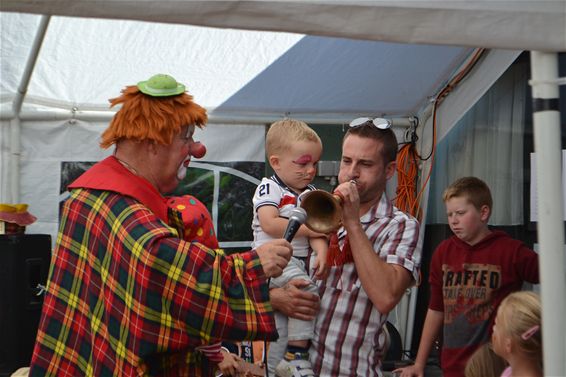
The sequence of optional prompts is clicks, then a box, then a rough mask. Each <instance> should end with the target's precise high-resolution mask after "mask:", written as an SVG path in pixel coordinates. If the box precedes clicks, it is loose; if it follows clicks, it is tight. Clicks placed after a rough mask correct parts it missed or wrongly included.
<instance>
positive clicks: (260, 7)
mask: <svg viewBox="0 0 566 377" xmlns="http://www.w3.org/2000/svg"><path fill="white" fill-rule="evenodd" d="M2 10H5V11H15V12H27V13H41V14H57V15H65V16H79V17H99V18H120V19H135V20H145V21H157V22H170V23H179V24H192V25H206V26H215V27H223V28H238V29H252V30H272V31H292V32H296V33H302V34H309V35H326V36H334V37H347V38H358V39H370V40H380V41H390V42H403V43H419V44H421V43H423V44H442V45H456V46H473V47H486V48H508V49H516V50H517V49H522V50H543V51H544V50H547V51H566V5H565V3H564V1H562V0H540V1H528V0H503V1H502V0H499V1H497V0H490V1H478V0H466V1H462V0H460V1H426V0H417V1H404V0H401V1H399V0H397V1H351V0H350V1H348V0H343V1H339V0H330V1H320V0H310V1H300V0H292V1H284V0H272V1H265V0H256V1H194V0H184V1H183V0H181V1H179V0H160V1H153V0H137V1H135V0H129V1H128V0H99V1H96V2H93V1H91V0H59V1H46V0H44V1H37V0H3V1H2Z"/></svg>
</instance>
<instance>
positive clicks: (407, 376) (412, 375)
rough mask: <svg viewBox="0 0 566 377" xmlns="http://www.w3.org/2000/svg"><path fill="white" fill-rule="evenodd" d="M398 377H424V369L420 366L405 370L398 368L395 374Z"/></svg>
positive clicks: (412, 366) (410, 366)
mask: <svg viewBox="0 0 566 377" xmlns="http://www.w3.org/2000/svg"><path fill="white" fill-rule="evenodd" d="M392 373H393V374H395V376H397V377H424V368H423V367H420V366H418V365H409V366H408V367H404V368H397V369H395V370H394V371H393V372H392Z"/></svg>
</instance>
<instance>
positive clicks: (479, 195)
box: [442, 177, 493, 213]
mask: <svg viewBox="0 0 566 377" xmlns="http://www.w3.org/2000/svg"><path fill="white" fill-rule="evenodd" d="M454 197H465V198H466V199H467V200H468V201H469V202H470V203H472V204H473V206H474V207H476V209H478V210H480V209H481V207H482V206H484V205H486V206H488V207H489V209H490V213H491V208H492V206H493V199H492V198H491V191H490V190H489V186H488V185H487V184H486V183H485V182H484V181H482V180H481V179H479V178H476V177H463V178H459V179H457V180H455V181H454V182H452V184H451V185H450V186H448V187H447V188H446V190H444V194H443V195H442V200H444V202H446V201H448V200H449V199H452V198H454Z"/></svg>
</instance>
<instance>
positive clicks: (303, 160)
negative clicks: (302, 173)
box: [293, 154, 312, 164]
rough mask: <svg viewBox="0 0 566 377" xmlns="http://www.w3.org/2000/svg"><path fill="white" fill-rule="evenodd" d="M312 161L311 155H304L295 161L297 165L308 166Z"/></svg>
mask: <svg viewBox="0 0 566 377" xmlns="http://www.w3.org/2000/svg"><path fill="white" fill-rule="evenodd" d="M311 161H312V156H311V155H310V154H304V155H302V156H301V157H299V158H297V159H296V160H295V161H293V162H294V163H295V164H308V163H309V162H311Z"/></svg>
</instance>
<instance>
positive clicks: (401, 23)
mask: <svg viewBox="0 0 566 377" xmlns="http://www.w3.org/2000/svg"><path fill="white" fill-rule="evenodd" d="M0 10H2V13H1V14H0V17H1V21H2V22H1V23H2V25H1V27H2V35H1V42H2V45H1V59H2V60H1V71H0V73H1V75H2V80H1V81H0V82H1V85H0V102H1V106H0V112H1V113H0V117H1V119H2V120H3V121H2V124H1V126H2V127H0V144H1V145H2V155H1V160H0V166H1V167H2V172H1V176H0V177H1V179H2V183H1V184H0V200H2V201H16V200H19V196H18V195H14V194H13V191H11V190H10V189H9V187H8V183H7V180H8V179H10V177H14V175H13V174H11V173H10V172H9V170H10V169H11V170H12V171H17V170H18V169H19V165H18V164H19V159H20V156H21V157H22V159H23V160H24V161H27V162H29V161H30V160H29V156H30V155H31V156H32V159H31V160H33V156H35V155H37V154H41V151H38V150H35V149H34V146H35V145H37V143H33V142H31V139H33V138H34V137H47V136H49V135H51V136H53V135H52V133H53V134H56V133H57V132H60V133H61V134H62V135H67V134H68V133H69V132H76V129H78V130H83V131H84V130H87V129H89V130H90V132H93V130H96V129H98V130H99V129H100V128H101V127H103V125H104V123H105V121H104V122H100V119H108V115H103V116H102V117H101V118H96V117H94V116H93V114H92V113H91V112H92V111H97V110H104V109H105V108H106V103H107V102H106V101H107V99H108V98H111V97H114V96H116V95H117V94H118V93H117V91H118V90H119V89H120V88H122V87H123V86H125V85H129V84H133V83H135V82H137V81H138V80H142V79H146V78H148V77H149V76H150V75H152V74H154V73H156V72H162V73H169V74H172V75H173V76H174V77H176V78H177V79H178V80H179V81H181V82H184V83H186V84H187V85H188V90H189V92H190V93H191V94H193V95H194V96H195V99H196V101H197V102H198V103H200V104H202V105H204V106H205V107H207V108H208V109H209V110H210V111H211V115H212V116H211V119H212V121H213V122H217V123H223V122H227V121H230V122H239V123H242V125H243V126H244V127H246V126H247V125H250V124H257V123H266V122H269V121H272V120H275V119H279V118H281V117H282V116H284V115H291V116H295V117H298V118H301V119H304V120H307V121H310V122H317V123H338V124H340V123H343V122H346V121H347V120H348V119H351V118H352V117H353V116H358V115H384V116H389V117H407V116H413V115H416V116H419V117H420V118H421V120H422V121H426V118H427V107H428V106H427V105H428V103H429V100H430V99H431V98H432V97H433V96H434V95H435V94H436V93H437V91H438V89H439V88H440V87H441V86H442V85H443V84H444V83H446V81H447V80H448V79H449V78H450V77H451V75H452V74H453V73H454V72H455V70H456V69H457V68H458V67H459V66H460V65H461V64H462V63H463V62H464V60H465V59H466V57H468V56H469V54H470V49H469V47H486V48H492V49H494V50H491V51H490V52H489V53H488V54H487V56H486V57H485V58H484V59H483V61H482V62H481V64H480V65H479V66H478V67H477V69H476V70H475V71H474V72H473V74H472V75H471V76H470V77H469V78H468V79H467V80H466V81H465V82H464V83H463V84H462V85H461V86H459V87H458V88H457V89H456V90H455V91H453V92H452V93H451V94H450V96H449V97H448V98H447V101H446V102H445V103H444V105H443V106H442V108H441V110H440V114H439V118H440V119H442V121H441V123H440V125H439V130H438V132H439V135H444V134H445V133H446V132H447V130H448V129H450V127H452V126H453V125H454V123H455V122H456V121H457V120H458V119H459V118H460V117H461V116H462V114H464V112H465V111H466V110H467V109H469V107H471V106H472V105H473V103H474V101H475V100H477V99H478V98H479V97H480V96H481V95H482V94H483V93H484V92H485V91H486V90H487V89H488V88H489V86H490V85H491V84H492V83H493V82H494V81H495V80H496V79H497V77H499V75H500V74H501V73H502V72H503V71H504V70H505V69H506V68H507V67H508V65H509V64H510V63H511V62H512V61H513V60H514V58H515V57H516V56H517V55H518V53H519V51H518V50H536V51H549V52H557V51H566V2H565V1H563V0H555V1H552V0H548V1H547V0H543V1H527V0H514V1H425V0H418V1H338V0H335V1H301V0H292V1H173V0H163V1H152V0H137V1H136V0H130V1H125V0H106V1H104V0H102V1H90V0H60V1H47V0H43V1H36V0H3V1H2V3H0ZM6 12H23V13H30V14H44V15H54V16H56V17H53V18H51V20H50V24H49V27H48V28H47V32H46V34H45V38H44V39H43V44H42V47H41V50H40V51H39V55H38V59H37V63H36V64H35V67H33V65H28V67H29V68H33V71H32V75H31V80H30V81H29V85H27V84H28V83H27V82H23V83H22V81H21V80H22V77H24V78H25V77H26V70H25V68H24V67H26V64H28V63H27V62H28V61H29V60H28V57H29V54H30V48H31V46H32V45H33V39H34V37H35V33H36V29H37V28H38V25H40V26H41V25H44V24H45V23H44V22H41V21H40V20H39V16H33V15H30V14H18V13H6ZM60 16H70V17H60ZM73 17H81V18H73ZM83 17H84V18H83ZM93 18H104V19H119V20H126V19H128V20H137V21H118V20H114V21H112V20H99V19H93ZM42 20H44V21H45V20H46V19H45V18H42ZM140 21H152V23H146V22H140ZM159 22H163V23H167V24H159ZM180 24H185V25H184V26H181V25H180ZM186 24H191V25H200V26H205V27H195V26H187V25H186ZM210 27H221V28H237V29H243V30H264V31H261V32H260V31H243V30H218V29H211V28H210ZM40 29H41V28H40ZM281 32H283V33H281ZM289 33H300V34H289ZM304 34H306V35H308V36H305V35H304ZM330 37H331V38H330ZM337 38H354V39H358V40H354V39H337ZM361 39H364V40H365V41H362V40H361ZM40 42H41V40H40ZM395 43H403V44H395ZM410 43H418V44H419V45H411V44H410ZM455 46H464V47H455ZM496 49H499V50H496ZM535 56H540V55H535ZM536 61H537V62H538V61H539V59H536ZM541 77H543V78H544V79H542V80H541V81H540V82H539V83H538V84H542V85H543V86H545V89H546V88H547V87H550V89H552V86H553V85H554V86H555V82H553V81H552V77H550V78H549V77H548V76H545V75H544V74H542V75H541ZM24 81H25V80H24ZM534 92H535V93H542V95H543V96H553V94H552V93H553V90H549V91H545V90H543V91H540V92H539V91H534ZM549 93H550V94H549ZM20 95H24V97H23V99H24V102H23V111H22V112H21V113H19V112H18V111H19V108H18V106H17V105H18V98H20ZM550 98H551V97H550ZM14 104H15V105H16V106H14ZM448 105H450V106H448ZM14 110H15V111H14ZM103 113H104V112H103ZM89 115H90V116H91V117H90V118H89ZM81 116H83V117H84V119H85V120H89V119H90V120H91V121H92V120H94V119H97V121H98V123H97V124H94V126H95V127H89V126H88V124H86V125H85V124H82V123H80V124H79V126H81V127H76V129H69V128H67V127H64V124H63V122H62V121H59V120H68V119H70V118H71V117H74V118H77V119H81ZM38 119H40V120H43V122H38V121H37V120H38ZM8 120H9V122H8ZM20 121H21V123H20ZM543 121H545V122H546V119H544V120H543ZM540 122H541V118H537V116H535V134H537V133H538V134H539V135H544V137H545V140H548V139H551V140H552V138H553V137H554V140H556V139H557V138H556V134H555V133H554V134H552V133H550V134H543V133H542V132H539V131H538V130H539V129H540V128H541V127H537V123H540ZM95 123H96V122H95ZM540 124H541V126H542V127H544V128H548V129H550V128H551V126H554V125H553V124H548V126H549V127H546V124H542V123H540ZM258 128H259V127H258ZM7 129H9V130H10V131H7ZM20 129H23V130H24V131H23V132H21V136H22V137H21V138H20ZM424 136H426V135H424ZM535 138H536V135H535ZM20 139H23V143H24V144H23V145H25V146H26V148H27V149H25V150H20V148H19V143H20ZM26 139H27V141H26ZM423 139H425V143H426V138H425V137H423ZM558 139H559V137H558ZM81 140H82V141H84V142H85V143H88V142H89V141H88V137H83V139H81ZM90 143H91V145H90V147H89V148H92V146H93V145H95V144H96V143H95V141H94V142H93V141H90ZM539 145H540V143H539ZM74 148H75V149H78V148H77V147H76V146H75V147H74ZM89 148H86V147H85V148H84V149H85V150H90V149H89ZM554 149H555V145H554V144H553V147H552V148H549V150H552V153H550V155H551V156H555V157H557V158H558V157H559V152H560V151H559V146H558V148H557V150H556V151H554ZM79 152H80V151H79ZM26 154H29V155H27V156H26ZM26 158H28V160H26ZM50 158H52V159H53V160H57V159H58V158H61V156H59V155H54V156H53V157H50ZM249 158H257V156H255V157H253V156H252V157H249ZM8 161H11V162H15V163H13V164H10V163H8ZM537 163H538V161H537ZM25 167H26V165H24V170H25ZM537 168H538V169H539V171H540V170H545V169H547V167H543V166H542V164H541V166H537ZM551 169H552V171H550V170H549V171H548V174H547V175H544V177H545V181H540V182H538V186H539V187H542V186H545V185H546V186H548V185H554V184H555V183H556V181H554V180H550V179H549V180H548V181H546V177H552V176H559V175H560V169H559V166H558V167H557V166H556V165H552V167H551ZM23 175H25V171H24V172H23ZM34 184H37V182H34V181H30V180H27V181H25V182H22V186H27V189H28V190H33V185H34ZM16 186H18V187H19V183H18V182H16ZM25 190H26V187H23V189H22V192H25ZM28 195H29V196H26V195H24V199H28V197H31V195H30V194H28ZM555 196H556V195H554V194H553V195H552V200H554V201H549V199H548V198H544V197H543V194H541V196H540V200H541V203H542V204H544V205H541V204H539V207H540V208H549V209H548V211H546V212H543V213H541V221H540V223H543V221H544V222H546V221H549V220H550V219H552V221H555V222H556V223H558V222H559V223H560V227H562V222H561V219H562V214H561V213H557V212H555V208H554V207H556V208H558V209H559V210H560V211H561V208H562V205H560V203H559V202H560V200H561V199H560V198H555ZM555 199H556V200H555ZM544 200H546V202H544V203H543V202H542V201H544ZM539 238H542V239H539V241H540V243H541V251H540V252H541V264H542V266H541V270H542V274H543V275H545V276H552V277H553V284H549V285H546V282H545V281H543V284H542V287H541V292H542V297H543V305H549V303H550V302H551V301H554V302H552V305H553V306H554V308H553V309H550V307H548V308H549V309H547V310H545V311H544V315H545V317H544V320H545V321H548V322H547V323H546V326H543V329H544V336H545V357H548V359H546V361H547V362H546V364H545V367H549V368H550V369H547V370H546V371H547V372H548V371H549V370H550V372H551V373H555V374H556V373H557V374H564V373H565V372H566V365H565V362H566V361H565V360H564V359H563V355H564V349H565V344H566V331H565V330H564V329H565V325H564V322H563V321H562V320H561V317H560V316H561V313H562V312H564V311H566V305H565V303H564V297H563V295H562V297H561V299H560V300H556V299H555V298H554V299H553V298H552V297H553V296H552V292H550V289H553V290H557V291H558V292H563V291H564V289H565V288H566V278H565V272H564V271H561V270H560V268H561V266H563V264H564V263H563V261H564V255H563V253H560V248H558V249H556V248H555V247H554V246H551V247H549V245H550V243H547V240H549V239H551V238H552V235H550V237H549V236H548V234H545V235H541V234H539ZM555 239H560V242H559V243H558V247H561V246H562V244H563V240H564V238H563V234H562V237H557V236H556V237H555ZM553 247H554V249H556V250H554V249H553ZM551 255H552V256H553V258H554V257H556V258H558V259H557V260H558V262H555V263H554V265H552V262H553V261H551V260H550V259H547V257H548V256H551ZM544 260H546V262H545V261H544ZM545 286H546V288H545ZM550 287H553V288H550ZM551 331H552V332H551ZM560 334H563V335H560ZM552 335H553V336H552ZM557 338H558V339H557ZM549 340H551V341H552V344H550V343H548V344H547V341H549ZM549 360H550V363H549V362H548V361H549Z"/></svg>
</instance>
